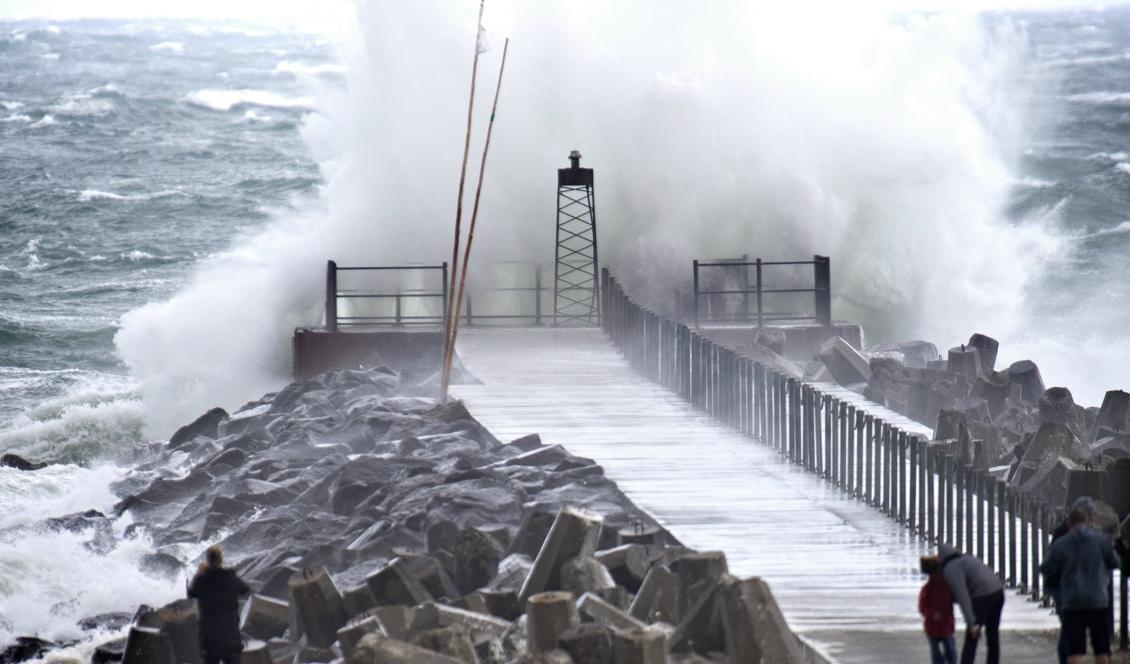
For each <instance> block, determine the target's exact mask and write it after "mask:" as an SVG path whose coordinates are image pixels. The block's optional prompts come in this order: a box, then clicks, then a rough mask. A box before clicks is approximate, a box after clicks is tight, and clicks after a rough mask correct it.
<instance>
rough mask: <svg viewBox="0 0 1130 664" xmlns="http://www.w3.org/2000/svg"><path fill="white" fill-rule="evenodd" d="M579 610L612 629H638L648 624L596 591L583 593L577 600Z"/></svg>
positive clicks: (587, 616)
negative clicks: (598, 594) (614, 604)
mask: <svg viewBox="0 0 1130 664" xmlns="http://www.w3.org/2000/svg"><path fill="white" fill-rule="evenodd" d="M577 611H578V613H580V614H581V615H582V616H584V617H586V618H588V619H589V620H592V621H593V622H595V623H597V624H600V625H604V626H605V627H608V628H610V629H636V628H638V627H645V626H646V623H644V622H642V621H640V620H636V619H635V618H633V617H632V616H631V615H630V614H628V613H627V612H626V611H623V610H621V609H620V608H619V607H616V606H613V605H612V604H611V603H610V602H608V601H606V600H604V599H603V598H601V597H599V596H597V595H596V594H594V593H585V594H584V595H581V598H580V599H579V600H577Z"/></svg>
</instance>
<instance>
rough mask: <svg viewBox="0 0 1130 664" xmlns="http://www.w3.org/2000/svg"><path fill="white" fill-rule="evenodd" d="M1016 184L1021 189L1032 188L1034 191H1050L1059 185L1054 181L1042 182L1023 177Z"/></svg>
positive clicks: (1037, 179) (1038, 179)
mask: <svg viewBox="0 0 1130 664" xmlns="http://www.w3.org/2000/svg"><path fill="white" fill-rule="evenodd" d="M1016 184H1018V185H1020V186H1021V187H1030V188H1032V189H1048V188H1050V187H1054V186H1055V185H1056V184H1057V183H1056V182H1055V181H1054V180H1041V179H1040V178H1034V177H1031V176H1027V177H1022V178H1020V179H1019V180H1017V181H1016Z"/></svg>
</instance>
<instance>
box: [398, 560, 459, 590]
mask: <svg viewBox="0 0 1130 664" xmlns="http://www.w3.org/2000/svg"><path fill="white" fill-rule="evenodd" d="M405 560H406V561H407V563H408V568H409V569H410V570H412V574H413V575H415V577H416V579H417V580H418V581H419V582H420V585H422V586H424V590H426V591H428V594H429V595H431V596H432V597H434V598H436V599H447V600H454V599H458V598H459V596H460V595H461V594H462V593H460V592H459V588H457V587H456V585H455V581H454V579H452V578H451V575H450V574H448V573H447V570H446V569H444V567H443V565H442V564H441V563H440V561H439V559H438V558H436V557H434V556H413V557H411V558H406V559H405Z"/></svg>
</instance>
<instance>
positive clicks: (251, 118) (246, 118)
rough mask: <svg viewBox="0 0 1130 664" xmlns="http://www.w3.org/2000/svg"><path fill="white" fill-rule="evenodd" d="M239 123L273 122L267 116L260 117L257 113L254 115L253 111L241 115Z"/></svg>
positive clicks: (272, 119)
mask: <svg viewBox="0 0 1130 664" xmlns="http://www.w3.org/2000/svg"><path fill="white" fill-rule="evenodd" d="M240 121H242V122H273V121H274V118H272V117H271V116H269V115H260V114H259V113H256V112H255V111H254V110H248V111H247V112H246V113H244V114H243V117H242V118H240Z"/></svg>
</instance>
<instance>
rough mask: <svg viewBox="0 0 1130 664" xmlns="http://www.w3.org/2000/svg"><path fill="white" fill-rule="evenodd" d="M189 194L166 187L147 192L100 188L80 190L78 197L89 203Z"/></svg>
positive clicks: (141, 199)
mask: <svg viewBox="0 0 1130 664" xmlns="http://www.w3.org/2000/svg"><path fill="white" fill-rule="evenodd" d="M187 195H188V194H186V193H184V192H183V191H178V190H176V189H166V190H163V191H156V192H152V193H146V194H116V193H114V192H112V191H101V190H98V189H84V190H83V191H81V192H79V195H78V199H79V201H81V202H83V203H89V202H90V201H95V200H110V201H149V200H153V199H155V198H167V197H169V196H187Z"/></svg>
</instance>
